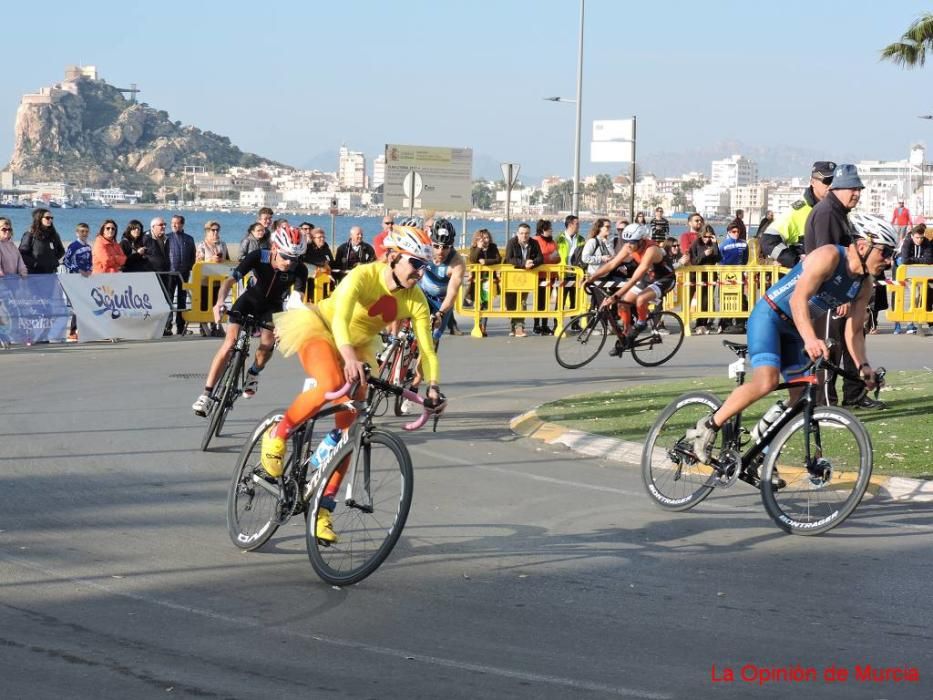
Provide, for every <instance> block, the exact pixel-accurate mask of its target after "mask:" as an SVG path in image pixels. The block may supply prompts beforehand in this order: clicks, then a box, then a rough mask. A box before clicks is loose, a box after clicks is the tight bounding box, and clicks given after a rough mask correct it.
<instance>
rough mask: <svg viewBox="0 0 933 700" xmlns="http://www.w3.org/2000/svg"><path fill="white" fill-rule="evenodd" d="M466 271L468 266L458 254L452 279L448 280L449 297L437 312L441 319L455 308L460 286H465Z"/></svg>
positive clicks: (451, 267)
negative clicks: (464, 275) (464, 276)
mask: <svg viewBox="0 0 933 700" xmlns="http://www.w3.org/2000/svg"><path fill="white" fill-rule="evenodd" d="M465 271H466V264H465V263H464V262H463V257H462V256H461V255H460V253H457V255H456V256H455V257H454V259H453V261H452V263H451V266H450V279H449V280H447V296H445V297H444V301H442V302H441V308H439V309H438V310H437V313H438V314H440V315H441V317H443V315H444V314H446V313H447V312H448V311H450V310H451V309H452V308H453V307H454V304H455V303H456V301H457V294H459V293H460V285H461V284H463V274H464V272H465Z"/></svg>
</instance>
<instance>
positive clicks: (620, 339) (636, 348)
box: [554, 285, 684, 369]
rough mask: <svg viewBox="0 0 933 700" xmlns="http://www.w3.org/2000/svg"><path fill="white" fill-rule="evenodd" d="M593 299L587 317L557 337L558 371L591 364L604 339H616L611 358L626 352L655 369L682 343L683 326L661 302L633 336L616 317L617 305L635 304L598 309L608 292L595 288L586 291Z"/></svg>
mask: <svg viewBox="0 0 933 700" xmlns="http://www.w3.org/2000/svg"><path fill="white" fill-rule="evenodd" d="M587 291H589V292H590V293H591V294H593V295H594V302H595V305H594V306H593V308H592V309H590V310H589V311H587V312H586V313H582V314H579V315H578V316H574V317H573V318H571V319H570V320H569V321H568V322H567V323H566V324H564V327H563V328H562V329H561V330H560V332H559V333H558V334H557V343H556V344H555V345H554V356H555V357H556V358H557V363H558V364H559V365H560V366H561V367H566V368H567V369H579V368H580V367H583V366H584V365H586V364H589V363H590V362H592V361H593V358H595V357H596V356H597V355H598V354H599V352H600V350H602V349H603V346H604V345H605V344H606V340H607V338H610V337H612V338H614V339H615V351H614V353H613V354H615V355H618V356H619V357H622V355H624V354H625V352H626V351H628V352H631V353H632V358H633V359H634V360H635V362H637V363H638V364H640V365H642V366H643V367H657V366H658V365H663V364H664V363H665V362H667V361H668V360H669V359H671V358H672V357H673V356H674V355H675V354H676V353H677V351H678V350H679V349H680V346H681V345H682V344H683V342H684V322H683V321H682V320H681V319H680V316H678V315H677V314H675V313H673V312H671V311H664V309H663V307H662V304H661V303H660V301H659V302H658V303H656V304H655V306H654V308H653V309H652V310H651V311H650V312H649V313H648V319H647V321H648V325H647V327H646V328H645V329H644V330H643V331H641V333H639V334H637V335H635V334H634V331H629V332H626V330H625V329H624V328H623V326H622V323H621V321H620V320H619V315H618V306H619V304H625V305H627V306H629V307H631V308H632V309H634V304H630V303H629V302H624V301H620V302H617V303H615V304H612V305H609V306H606V307H603V308H600V307H601V305H602V301H603V299H605V297H606V296H607V292H605V291H604V290H603V289H601V288H600V287H599V286H597V285H591V286H588V287H587Z"/></svg>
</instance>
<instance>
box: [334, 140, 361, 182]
mask: <svg viewBox="0 0 933 700" xmlns="http://www.w3.org/2000/svg"><path fill="white" fill-rule="evenodd" d="M337 181H338V182H339V184H340V187H341V188H344V189H358V190H362V189H364V188H365V187H366V156H365V155H364V154H363V153H362V152H360V151H351V150H350V149H348V148H347V147H346V146H345V145H343V146H341V147H340V155H339V158H338V163H337Z"/></svg>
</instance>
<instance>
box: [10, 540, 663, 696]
mask: <svg viewBox="0 0 933 700" xmlns="http://www.w3.org/2000/svg"><path fill="white" fill-rule="evenodd" d="M0 560H2V561H5V562H7V563H8V564H12V565H15V566H19V567H21V568H23V569H28V570H30V571H36V572H39V573H41V574H44V575H45V576H48V577H49V578H52V579H56V580H57V581H61V582H67V583H72V584H74V585H77V586H82V587H84V588H89V589H91V590H94V591H98V592H102V593H106V594H107V595H112V596H118V597H121V598H127V599H129V600H135V601H138V602H140V603H146V604H148V605H155V606H158V607H162V608H168V609H170V610H175V611H178V612H183V613H186V614H189V615H198V616H200V617H204V618H207V619H210V620H217V621H219V622H226V623H229V624H233V625H240V626H243V627H251V628H254V629H262V630H263V631H265V632H273V633H279V634H283V635H285V636H291V637H298V638H300V639H308V640H313V641H316V642H320V643H321V644H328V645H331V646H336V647H342V648H345V649H356V650H357V651H363V652H368V653H370V654H377V655H379V656H387V657H392V658H396V659H401V660H407V661H420V662H422V663H426V664H431V665H432V666H441V667H444V668H453V669H457V670H460V671H470V672H474V673H484V674H488V675H492V676H499V677H502V678H514V679H517V680H521V681H529V682H532V683H547V684H549V685H556V686H563V687H567V688H576V689H580V690H592V691H595V692H598V693H609V694H612V695H618V696H620V697H627V698H646V699H647V700H670V699H671V698H673V696H672V695H668V694H666V693H657V692H653V691H650V690H641V689H638V688H623V687H619V686H612V685H606V684H603V683H593V682H590V681H583V680H578V679H576V678H565V677H563V676H552V675H548V674H542V673H531V672H528V671H519V670H515V669H510V668H503V667H501V666H490V665H487V664H475V663H470V662H469V661H461V660H458V659H449V658H445V657H442V656H429V655H426V654H418V653H416V652H412V651H407V650H405V649H394V648H392V647H385V646H379V645H375V644H366V643H364V642H354V641H351V640H349V639H339V638H336V637H332V636H330V635H327V636H324V635H321V634H314V633H312V632H301V631H299V630H285V629H281V628H278V627H269V626H268V625H266V624H264V623H262V622H260V621H257V620H251V619H250V618H247V617H239V616H236V615H227V614H224V613H219V612H215V611H213V610H209V609H207V608H199V607H194V606H192V605H182V604H181V603H176V602H174V601H171V600H164V599H162V598H156V597H154V596H149V595H141V594H139V593H130V592H128V591H119V590H115V589H114V588H113V587H111V586H106V585H104V584H102V583H98V582H97V581H92V580H89V579H86V578H77V577H73V576H65V575H60V574H58V573H56V572H54V571H52V570H51V569H48V568H46V567H44V566H40V565H38V564H35V563H33V562H31V561H27V560H25V559H22V558H20V557H14V556H10V555H9V554H6V553H4V552H0ZM136 579H137V580H139V579H140V577H136ZM143 580H144V579H143ZM32 585H33V586H35V585H36V584H35V583H34V584H32Z"/></svg>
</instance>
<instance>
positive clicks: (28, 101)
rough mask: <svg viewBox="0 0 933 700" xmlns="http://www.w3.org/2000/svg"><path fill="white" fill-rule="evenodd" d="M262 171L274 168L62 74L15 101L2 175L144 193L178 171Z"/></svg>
mask: <svg viewBox="0 0 933 700" xmlns="http://www.w3.org/2000/svg"><path fill="white" fill-rule="evenodd" d="M263 163H269V164H272V165H280V164H278V163H275V162H274V161H271V160H269V159H267V158H261V157H260V156H257V155H254V154H252V153H244V152H243V151H241V150H240V149H239V148H237V147H236V146H234V145H233V144H231V143H230V139H229V138H227V137H225V136H220V135H218V134H214V133H212V132H210V131H201V130H200V129H198V128H196V127H193V126H182V124H181V122H177V121H176V122H173V121H172V120H171V119H170V118H169V115H168V113H167V112H165V111H163V110H157V109H153V108H152V107H150V106H148V105H147V104H144V103H143V104H137V103H135V102H133V101H131V100H128V99H127V98H126V97H125V96H124V95H123V92H121V91H120V90H118V89H117V88H115V87H114V86H112V85H109V84H107V83H106V82H104V81H103V80H99V79H97V78H96V71H94V72H93V73H91V75H90V76H89V75H87V74H86V71H85V74H80V73H78V71H76V70H74V69H70V70H69V71H68V72H66V79H65V80H64V81H63V82H61V83H59V84H57V85H55V86H53V87H49V88H42V90H41V91H40V92H39V93H37V94H34V95H24V96H23V98H22V102H21V104H20V106H19V109H18V110H17V113H16V142H15V147H14V151H13V158H12V160H11V161H10V165H9V167H10V169H11V170H12V171H13V173H14V174H15V175H16V176H17V177H19V178H21V179H23V180H31V181H43V180H44V181H49V180H64V181H68V182H73V183H77V184H82V185H84V186H106V185H111V184H112V185H124V186H126V185H129V186H136V187H146V186H149V187H151V186H152V185H158V184H162V183H163V182H165V181H166V180H171V179H173V177H174V176H175V175H180V174H181V171H182V168H183V166H186V165H188V166H190V165H201V166H205V167H206V168H207V170H208V171H214V172H218V173H220V172H224V171H225V170H226V169H227V168H229V167H231V166H237V165H238V166H244V167H249V166H256V165H261V164H263Z"/></svg>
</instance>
